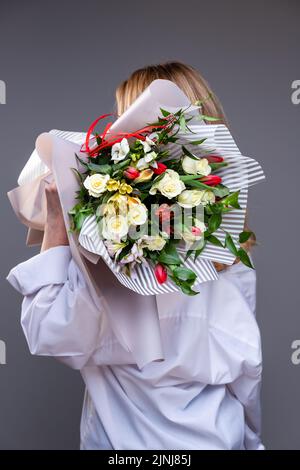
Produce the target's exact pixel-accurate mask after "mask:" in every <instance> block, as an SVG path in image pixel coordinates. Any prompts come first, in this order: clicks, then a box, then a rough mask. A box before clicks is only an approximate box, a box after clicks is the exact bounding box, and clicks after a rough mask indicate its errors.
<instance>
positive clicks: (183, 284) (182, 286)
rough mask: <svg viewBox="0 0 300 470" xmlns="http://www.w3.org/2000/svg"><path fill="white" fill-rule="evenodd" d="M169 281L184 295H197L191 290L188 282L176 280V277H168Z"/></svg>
mask: <svg viewBox="0 0 300 470" xmlns="http://www.w3.org/2000/svg"><path fill="white" fill-rule="evenodd" d="M170 279H172V280H173V282H174V283H175V284H176V285H177V286H179V287H180V289H181V291H182V292H183V293H184V294H186V295H197V294H199V292H196V291H194V290H193V289H192V288H191V284H190V283H189V282H184V281H181V280H180V279H178V278H177V277H176V276H172V275H171V276H170Z"/></svg>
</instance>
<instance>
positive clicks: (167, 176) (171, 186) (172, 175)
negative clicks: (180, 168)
mask: <svg viewBox="0 0 300 470" xmlns="http://www.w3.org/2000/svg"><path fill="white" fill-rule="evenodd" d="M163 175H164V176H163V177H162V178H161V179H160V180H159V181H158V182H157V183H154V184H153V185H152V187H151V189H150V191H149V193H150V194H156V192H157V191H159V192H160V193H161V194H162V195H163V196H165V197H167V198H168V199H172V198H174V197H176V196H178V194H180V193H181V192H182V191H183V190H184V189H185V184H184V183H183V181H181V179H180V177H179V174H178V173H177V172H176V171H174V170H170V169H169V170H166V171H165V172H164V174H163Z"/></svg>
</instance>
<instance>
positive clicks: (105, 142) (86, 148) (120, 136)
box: [81, 114, 170, 157]
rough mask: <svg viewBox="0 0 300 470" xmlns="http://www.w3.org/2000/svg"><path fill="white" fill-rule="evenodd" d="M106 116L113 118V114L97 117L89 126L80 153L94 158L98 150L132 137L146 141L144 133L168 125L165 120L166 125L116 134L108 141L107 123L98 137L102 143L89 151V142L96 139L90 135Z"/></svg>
mask: <svg viewBox="0 0 300 470" xmlns="http://www.w3.org/2000/svg"><path fill="white" fill-rule="evenodd" d="M108 116H113V114H103V115H102V116H99V117H98V118H97V119H95V121H94V122H92V124H91V125H90V127H89V129H88V131H87V134H86V139H85V143H84V144H83V145H82V146H81V152H84V153H87V154H88V155H89V156H90V157H95V156H96V155H97V154H98V153H99V152H100V150H102V149H104V148H106V147H111V146H113V145H114V144H116V143H118V142H121V140H122V139H124V138H126V139H129V138H130V137H134V138H135V139H140V140H145V139H146V137H145V135H144V134H145V133H150V132H151V131H153V129H164V128H166V127H167V126H168V125H169V124H170V122H169V120H166V121H167V122H166V124H161V125H158V124H155V125H149V126H145V127H142V128H141V129H138V130H137V131H134V132H129V133H128V132H118V133H117V134H110V139H109V140H105V137H106V136H107V134H108V132H109V130H110V128H111V126H112V122H109V123H108V124H107V125H106V126H105V128H104V131H103V132H102V134H101V135H99V137H100V138H101V141H102V142H101V144H99V145H96V147H93V148H92V149H91V147H90V142H91V140H96V139H97V138H96V137H93V138H92V139H91V135H92V133H93V131H94V129H95V127H96V126H97V124H98V123H99V121H101V120H102V119H105V118H107V117H108Z"/></svg>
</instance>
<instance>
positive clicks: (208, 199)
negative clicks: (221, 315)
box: [201, 189, 216, 206]
mask: <svg viewBox="0 0 300 470" xmlns="http://www.w3.org/2000/svg"><path fill="white" fill-rule="evenodd" d="M215 201H216V196H215V195H214V193H213V191H210V190H209V189H206V190H205V191H203V197H202V201H201V204H202V205H203V206H206V205H207V204H213V203H214V202H215Z"/></svg>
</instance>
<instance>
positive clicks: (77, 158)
mask: <svg viewBox="0 0 300 470" xmlns="http://www.w3.org/2000/svg"><path fill="white" fill-rule="evenodd" d="M75 157H76V160H78V161H79V162H80V163H81V165H83V166H85V167H88V162H85V161H84V160H82V158H80V157H79V156H78V155H77V153H75Z"/></svg>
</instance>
